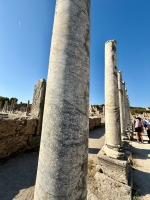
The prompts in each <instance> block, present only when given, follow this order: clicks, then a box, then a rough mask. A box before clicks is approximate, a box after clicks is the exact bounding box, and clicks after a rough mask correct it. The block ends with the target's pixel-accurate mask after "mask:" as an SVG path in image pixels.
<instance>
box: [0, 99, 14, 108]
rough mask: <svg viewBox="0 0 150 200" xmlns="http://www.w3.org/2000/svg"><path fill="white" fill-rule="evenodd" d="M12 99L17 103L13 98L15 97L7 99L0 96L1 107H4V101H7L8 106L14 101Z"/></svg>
mask: <svg viewBox="0 0 150 200" xmlns="http://www.w3.org/2000/svg"><path fill="white" fill-rule="evenodd" d="M14 99H16V102H17V101H18V99H17V98H15V97H12V98H8V97H2V96H0V101H2V107H3V106H4V104H5V101H8V104H11V102H12V100H14Z"/></svg>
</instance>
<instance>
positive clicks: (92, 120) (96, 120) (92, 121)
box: [89, 116, 101, 130]
mask: <svg viewBox="0 0 150 200" xmlns="http://www.w3.org/2000/svg"><path fill="white" fill-rule="evenodd" d="M100 126H101V117H97V116H94V117H89V130H93V129H95V128H98V127H100Z"/></svg>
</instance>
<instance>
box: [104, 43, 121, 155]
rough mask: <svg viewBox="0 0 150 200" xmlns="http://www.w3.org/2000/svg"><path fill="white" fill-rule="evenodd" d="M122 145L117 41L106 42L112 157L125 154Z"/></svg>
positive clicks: (107, 124) (109, 149) (107, 134)
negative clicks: (121, 149)
mask: <svg viewBox="0 0 150 200" xmlns="http://www.w3.org/2000/svg"><path fill="white" fill-rule="evenodd" d="M120 146H121V130H120V112H119V96H118V77H117V58H116V41H115V40H109V41H107V42H106V43H105V146H104V148H103V149H104V151H105V153H106V154H107V155H109V156H110V157H115V158H119V157H120V156H123V154H122V153H121V152H120V151H119V149H120Z"/></svg>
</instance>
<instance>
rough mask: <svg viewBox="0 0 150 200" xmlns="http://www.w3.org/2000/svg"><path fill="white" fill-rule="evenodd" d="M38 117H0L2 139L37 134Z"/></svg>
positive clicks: (0, 135)
mask: <svg viewBox="0 0 150 200" xmlns="http://www.w3.org/2000/svg"><path fill="white" fill-rule="evenodd" d="M36 126H37V119H34V118H33V119H26V118H18V119H9V118H7V119H5V118H3V119H0V139H4V138H8V137H14V136H22V135H33V134H35V131H36Z"/></svg>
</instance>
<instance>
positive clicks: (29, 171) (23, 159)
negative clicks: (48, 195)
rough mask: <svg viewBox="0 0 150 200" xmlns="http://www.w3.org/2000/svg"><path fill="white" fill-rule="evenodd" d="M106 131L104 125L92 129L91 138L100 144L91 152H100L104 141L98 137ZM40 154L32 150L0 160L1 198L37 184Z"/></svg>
mask: <svg viewBox="0 0 150 200" xmlns="http://www.w3.org/2000/svg"><path fill="white" fill-rule="evenodd" d="M104 131H105V128H104V127H100V128H98V129H95V130H92V131H90V134H89V138H92V139H96V140H97V141H98V145H99V146H98V147H95V146H94V145H93V146H91V147H89V152H90V153H92V154H94V155H95V154H97V153H98V152H99V150H100V148H101V146H102V145H103V141H102V142H101V140H98V139H100V138H101V137H102V136H103V135H104ZM93 144H95V140H94V141H93ZM38 155H39V151H30V152H28V153H27V152H26V153H22V154H20V155H16V156H15V157H9V158H7V159H1V160H0V200H12V199H13V198H15V197H16V196H17V195H18V194H19V191H20V190H23V189H27V188H30V187H31V186H34V185H35V179H36V172H37V164H38ZM95 156H96V155H95ZM20 200H21V199H20Z"/></svg>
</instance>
